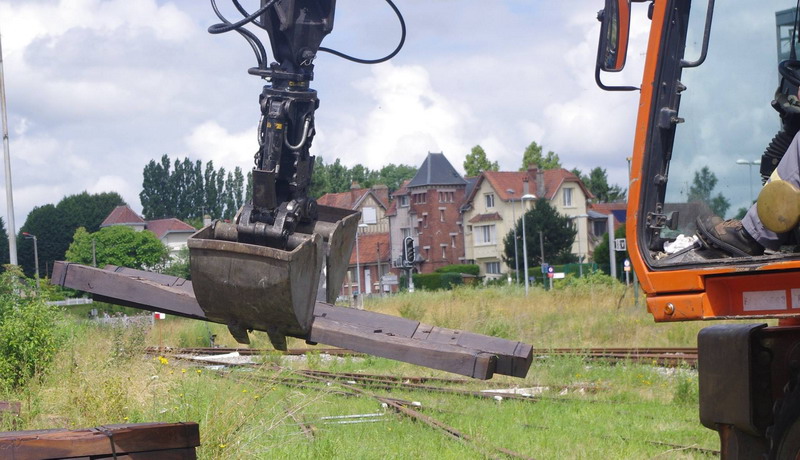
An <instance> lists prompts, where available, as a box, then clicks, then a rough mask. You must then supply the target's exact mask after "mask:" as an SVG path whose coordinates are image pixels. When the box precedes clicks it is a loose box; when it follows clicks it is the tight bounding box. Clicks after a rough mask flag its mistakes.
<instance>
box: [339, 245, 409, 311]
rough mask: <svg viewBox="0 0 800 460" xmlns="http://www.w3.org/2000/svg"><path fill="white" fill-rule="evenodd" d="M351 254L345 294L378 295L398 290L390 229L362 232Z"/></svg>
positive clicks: (348, 295) (343, 290) (343, 289)
mask: <svg viewBox="0 0 800 460" xmlns="http://www.w3.org/2000/svg"><path fill="white" fill-rule="evenodd" d="M356 242H357V246H356V247H355V248H354V249H353V252H352V253H351V254H350V264H349V267H350V268H349V273H348V275H347V278H346V279H345V281H344V285H343V286H342V295H343V296H347V297H350V296H351V295H353V294H356V293H361V294H362V295H378V294H382V293H388V292H397V289H398V285H397V279H398V278H397V273H395V271H396V270H393V269H392V264H391V252H390V245H389V233H388V232H385V233H367V232H364V233H359V234H358V235H357V236H356Z"/></svg>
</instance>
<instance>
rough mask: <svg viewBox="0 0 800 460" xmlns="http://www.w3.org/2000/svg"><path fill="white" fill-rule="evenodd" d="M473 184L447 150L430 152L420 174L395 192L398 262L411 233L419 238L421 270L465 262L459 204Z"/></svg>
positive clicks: (393, 242)
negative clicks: (458, 168) (446, 155)
mask: <svg viewBox="0 0 800 460" xmlns="http://www.w3.org/2000/svg"><path fill="white" fill-rule="evenodd" d="M469 185H470V182H469V181H467V180H466V179H464V178H463V177H461V175H460V174H459V173H458V172H457V171H456V170H455V168H454V167H453V165H452V164H450V162H449V161H448V160H447V158H445V156H444V154H443V153H430V152H429V153H428V156H427V157H426V158H425V160H424V161H423V162H422V165H421V166H420V168H419V170H418V171H417V174H416V175H415V176H414V177H413V178H412V179H411V180H410V181H408V182H407V183H405V184H404V185H403V186H402V187H401V188H400V189H398V190H397V191H396V192H395V193H394V194H393V195H392V196H393V197H394V201H393V204H392V206H391V207H390V209H389V211H388V212H387V215H388V216H389V224H390V225H389V227H390V228H391V235H392V238H391V245H392V246H391V247H392V252H391V254H392V256H393V257H392V259H393V261H394V263H395V265H397V260H398V258H399V257H400V256H401V254H402V244H403V239H404V238H405V237H407V236H410V237H412V238H414V240H415V242H416V247H417V251H416V252H417V263H416V265H415V270H416V271H418V272H420V273H431V272H433V271H434V270H435V269H437V268H439V267H443V266H445V265H451V264H458V263H463V261H464V237H463V229H462V226H461V215H460V211H459V208H460V207H461V204H462V203H463V201H464V198H465V196H466V194H467V188H468V186H469Z"/></svg>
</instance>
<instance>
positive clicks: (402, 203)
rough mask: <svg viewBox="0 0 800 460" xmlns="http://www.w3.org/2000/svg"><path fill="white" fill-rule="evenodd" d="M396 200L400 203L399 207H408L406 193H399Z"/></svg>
mask: <svg viewBox="0 0 800 460" xmlns="http://www.w3.org/2000/svg"><path fill="white" fill-rule="evenodd" d="M397 202H398V203H399V204H400V207H401V208H407V207H408V195H400V196H398V197H397Z"/></svg>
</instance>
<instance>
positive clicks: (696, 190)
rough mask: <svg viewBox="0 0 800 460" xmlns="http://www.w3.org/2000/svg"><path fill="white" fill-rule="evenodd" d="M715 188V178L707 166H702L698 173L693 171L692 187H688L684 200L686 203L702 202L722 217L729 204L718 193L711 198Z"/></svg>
mask: <svg viewBox="0 0 800 460" xmlns="http://www.w3.org/2000/svg"><path fill="white" fill-rule="evenodd" d="M716 186H717V176H716V174H714V173H713V172H711V170H710V169H708V166H703V167H702V168H700V171H695V173H694V180H693V181H692V186H691V187H689V196H688V199H687V200H686V201H687V203H693V202H702V203H707V204H708V206H709V207H710V208H711V211H712V212H713V213H714V214H716V215H718V216H720V217H724V216H725V212H726V211H727V210H728V208H730V206H731V203H730V201H728V199H727V198H725V197H724V196H722V193H718V194H717V196H715V197H712V196H711V194H712V193H713V191H714V187H716Z"/></svg>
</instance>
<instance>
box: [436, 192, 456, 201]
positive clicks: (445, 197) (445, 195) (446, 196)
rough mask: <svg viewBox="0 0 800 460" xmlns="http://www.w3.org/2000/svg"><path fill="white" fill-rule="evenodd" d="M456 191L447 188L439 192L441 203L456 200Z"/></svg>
mask: <svg viewBox="0 0 800 460" xmlns="http://www.w3.org/2000/svg"><path fill="white" fill-rule="evenodd" d="M455 195H456V193H455V192H454V191H452V190H445V191H440V192H439V203H452V202H453V201H455Z"/></svg>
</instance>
